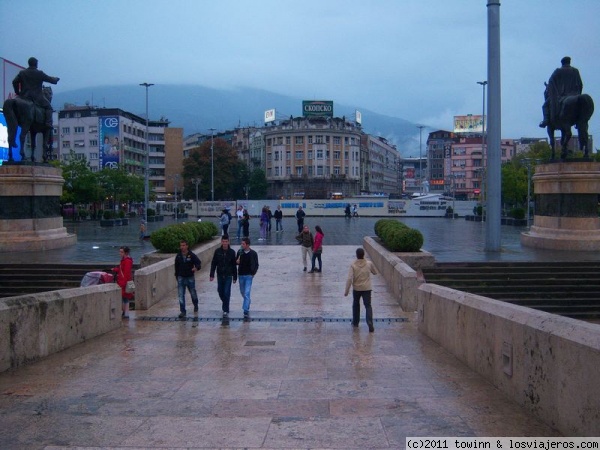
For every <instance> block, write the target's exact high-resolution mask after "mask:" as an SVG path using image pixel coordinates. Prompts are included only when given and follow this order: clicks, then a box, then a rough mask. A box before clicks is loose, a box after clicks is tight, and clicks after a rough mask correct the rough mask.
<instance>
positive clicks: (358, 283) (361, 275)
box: [344, 248, 377, 333]
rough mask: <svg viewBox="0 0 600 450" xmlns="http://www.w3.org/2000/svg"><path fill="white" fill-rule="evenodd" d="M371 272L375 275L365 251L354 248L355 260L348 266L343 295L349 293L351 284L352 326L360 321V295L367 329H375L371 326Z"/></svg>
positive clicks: (345, 295)
mask: <svg viewBox="0 0 600 450" xmlns="http://www.w3.org/2000/svg"><path fill="white" fill-rule="evenodd" d="M371 274H373V275H377V270H376V269H375V266H374V265H373V263H372V262H371V261H367V260H366V259H365V251H364V250H363V249H362V248H357V249H356V261H354V262H353V263H352V265H351V266H350V270H349V271H348V279H347V280H346V291H345V292H344V297H347V296H348V294H349V293H350V286H352V297H353V299H354V301H353V302H352V326H353V327H358V323H359V321H360V299H361V297H362V299H363V303H364V305H365V310H366V321H367V325H368V326H369V331H370V332H371V333H372V332H373V331H375V328H374V327H373V308H372V307H371V290H372V288H371Z"/></svg>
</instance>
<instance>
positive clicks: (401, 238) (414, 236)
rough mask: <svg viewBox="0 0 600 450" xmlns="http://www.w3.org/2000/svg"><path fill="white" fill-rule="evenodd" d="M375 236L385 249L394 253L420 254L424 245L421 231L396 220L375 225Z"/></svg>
mask: <svg viewBox="0 0 600 450" xmlns="http://www.w3.org/2000/svg"><path fill="white" fill-rule="evenodd" d="M375 234H376V235H377V236H378V237H379V239H381V242H382V243H383V245H384V247H386V248H387V249H388V250H390V251H392V252H418V251H420V250H421V246H422V245H423V235H422V234H421V232H420V231H419V230H415V229H414V228H410V227H408V226H407V225H406V224H404V223H402V222H400V221H398V220H395V219H381V220H378V221H377V222H376V223H375Z"/></svg>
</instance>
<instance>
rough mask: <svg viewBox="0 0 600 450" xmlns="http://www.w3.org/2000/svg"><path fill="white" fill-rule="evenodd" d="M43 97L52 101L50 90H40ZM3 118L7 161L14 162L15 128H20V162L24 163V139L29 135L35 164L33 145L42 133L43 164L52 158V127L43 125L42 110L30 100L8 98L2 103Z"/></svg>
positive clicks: (43, 113) (45, 88) (44, 88)
mask: <svg viewBox="0 0 600 450" xmlns="http://www.w3.org/2000/svg"><path fill="white" fill-rule="evenodd" d="M42 91H43V92H44V96H45V97H46V98H47V99H48V101H49V102H51V101H52V88H51V87H50V86H44V87H43V88H42ZM3 109H4V117H5V118H6V125H7V128H8V146H9V153H8V161H9V162H14V158H13V148H16V147H17V141H16V137H17V126H20V127H21V138H20V142H19V143H20V144H21V161H25V137H26V136H27V133H29V134H30V138H31V139H30V140H31V161H32V162H35V143H36V137H37V135H38V133H42V137H43V139H42V157H43V161H44V162H48V160H49V159H51V158H52V127H49V126H47V125H46V123H45V112H44V108H42V107H40V106H37V105H35V104H34V103H33V102H32V101H31V100H28V99H24V98H21V97H15V98H9V99H7V100H6V101H5V102H4V107H3Z"/></svg>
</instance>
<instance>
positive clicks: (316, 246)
mask: <svg viewBox="0 0 600 450" xmlns="http://www.w3.org/2000/svg"><path fill="white" fill-rule="evenodd" d="M315 231H316V233H315V239H314V243H313V248H312V251H313V254H312V268H311V269H310V272H309V273H313V272H320V271H321V269H322V263H321V253H323V238H324V237H325V235H324V234H323V230H322V229H321V227H320V226H319V225H317V226H316V227H315ZM316 260H319V268H318V269H315V262H316Z"/></svg>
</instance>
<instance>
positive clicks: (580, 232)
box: [521, 161, 600, 251]
mask: <svg viewBox="0 0 600 450" xmlns="http://www.w3.org/2000/svg"><path fill="white" fill-rule="evenodd" d="M533 183H534V191H535V215H534V218H533V226H532V227H531V229H530V230H529V231H528V232H524V233H522V234H521V244H523V245H526V246H528V247H534V248H544V249H552V250H571V251H598V250H600V218H599V217H598V194H600V163H597V162H591V161H584V162H579V161H578V162H559V163H551V164H541V165H538V166H537V167H536V170H535V175H534V176H533Z"/></svg>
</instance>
